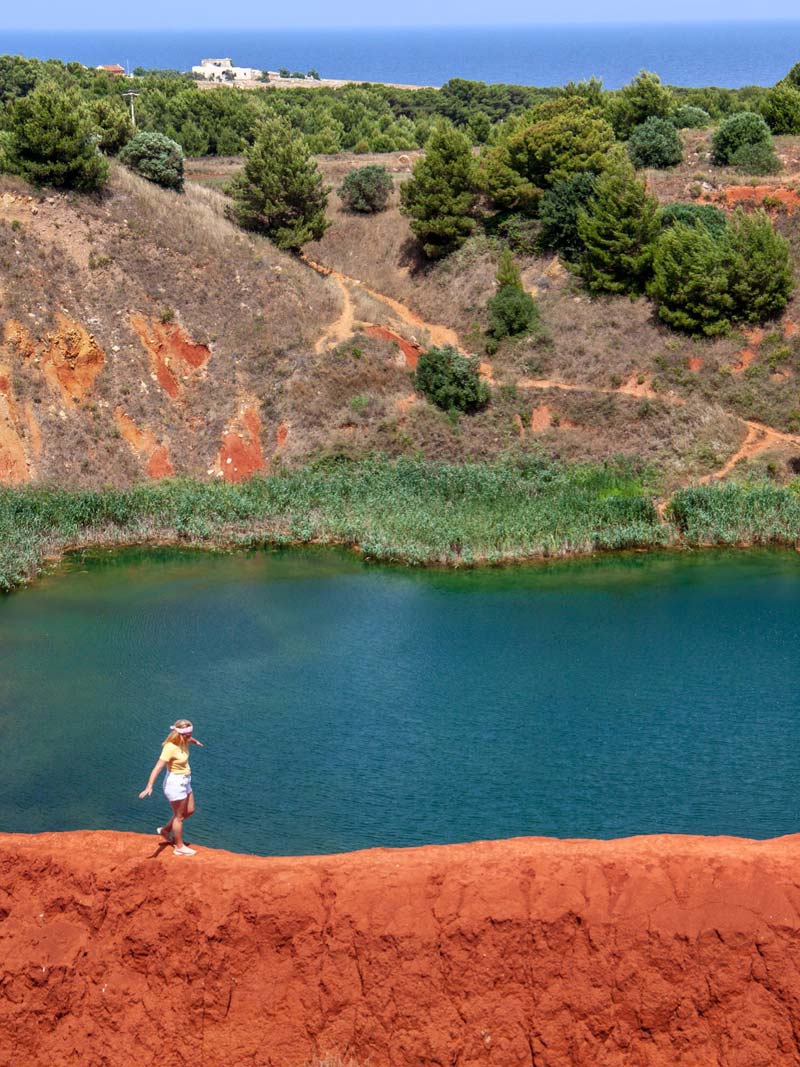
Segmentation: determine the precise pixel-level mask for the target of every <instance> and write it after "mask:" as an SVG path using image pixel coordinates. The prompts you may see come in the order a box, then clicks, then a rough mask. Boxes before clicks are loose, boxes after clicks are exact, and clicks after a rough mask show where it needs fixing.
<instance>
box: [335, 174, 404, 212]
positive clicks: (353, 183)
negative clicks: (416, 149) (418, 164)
mask: <svg viewBox="0 0 800 1067" xmlns="http://www.w3.org/2000/svg"><path fill="white" fill-rule="evenodd" d="M392 188H393V183H392V178H391V175H390V174H389V172H388V170H387V169H386V167H376V166H371V167H359V168H358V170H351V171H350V172H349V173H348V174H346V175H345V177H344V181H343V182H342V184H341V185H340V186H339V188H338V189H337V192H338V194H339V196H340V197H341V199H342V203H343V204H344V206H345V207H346V208H348V209H349V210H350V211H356V212H360V213H363V214H371V213H372V212H376V211H383V209H384V208H385V207H386V205H387V204H388V203H389V194H390V193H391V191H392Z"/></svg>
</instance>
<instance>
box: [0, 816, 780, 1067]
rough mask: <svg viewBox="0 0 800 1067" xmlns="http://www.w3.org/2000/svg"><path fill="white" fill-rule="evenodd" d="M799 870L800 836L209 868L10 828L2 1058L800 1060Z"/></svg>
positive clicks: (426, 1065)
mask: <svg viewBox="0 0 800 1067" xmlns="http://www.w3.org/2000/svg"><path fill="white" fill-rule="evenodd" d="M798 860H800V837H787V838H780V839H777V840H774V841H768V842H754V841H746V840H742V839H734V838H689V837H678V836H664V837H641V838H630V839H626V840H620V841H609V842H603V841H557V840H548V839H517V840H512V841H497V842H478V843H475V844H468V845H453V846H448V847H426V848H418V849H406V850H389V849H378V850H374V851H368V852H361V853H352V854H345V855H338V856H320V857H302V858H295V859H292V858H273V859H262V858H258V857H252V856H234V855H231V854H229V853H225V852H215V851H208V850H205V849H201V850H200V851H199V852H198V854H197V855H196V856H195V857H192V858H191V859H189V860H187V859H183V858H176V857H174V856H173V855H172V854H171V851H170V850H168V849H167V850H164V851H161V850H160V849H159V846H158V844H157V841H156V840H155V837H153V838H148V837H143V836H139V835H134V834H113V833H106V832H97V833H86V832H82V833H69V834H41V835H35V836H23V835H0V872H1V876H0V886H1V887H2V888H0V960H2V964H0V983H2V990H3V996H2V997H0V1062H2V1063H14V1064H24V1065H25V1067H45V1065H47V1067H62V1065H67V1064H75V1063H80V1064H81V1067H120V1065H124V1064H128V1063H131V1064H132V1063H138V1064H154V1063H158V1064H161V1065H163V1067H178V1065H183V1064H187V1065H188V1064H192V1065H198V1064H204V1065H206V1067H243V1065H245V1064H247V1065H250V1067H305V1065H306V1064H308V1063H312V1064H316V1063H318V1062H319V1059H318V1058H321V1057H328V1056H330V1057H333V1056H337V1057H338V1056H341V1057H342V1062H344V1063H346V1064H352V1065H354V1067H355V1065H359V1067H360V1065H364V1064H373V1065H375V1067H378V1065H380V1067H444V1065H456V1064H458V1065H461V1067H475V1065H478V1064H486V1065H491V1067H521V1065H523V1064H531V1065H534V1067H622V1065H626V1067H627V1065H630V1067H634V1065H636V1067H701V1065H703V1067H707V1065H708V1064H712V1063H714V1064H724V1065H725V1067H756V1065H763V1067H782V1065H789V1064H796V1063H797V1062H798V1060H800V1053H798V1034H797V1020H798V1017H800V1016H799V1015H798V1006H799V1004H800V935H799V934H798V930H799V929H800V918H799V916H798V910H799V909H800V875H798V869H800V868H799V866H798ZM327 1062H331V1061H327ZM333 1062H339V1061H338V1060H333Z"/></svg>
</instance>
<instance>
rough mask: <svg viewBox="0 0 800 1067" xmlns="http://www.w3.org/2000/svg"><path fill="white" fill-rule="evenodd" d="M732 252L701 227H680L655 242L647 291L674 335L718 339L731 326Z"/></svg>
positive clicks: (677, 223) (694, 225)
mask: <svg viewBox="0 0 800 1067" xmlns="http://www.w3.org/2000/svg"><path fill="white" fill-rule="evenodd" d="M730 264H731V250H730V245H729V242H728V240H727V239H726V238H725V237H723V238H722V239H719V238H717V237H715V236H714V234H712V233H711V232H709V230H708V229H707V228H706V227H705V226H702V225H697V223H694V224H692V225H686V224H685V223H683V222H676V223H675V224H674V225H672V226H669V227H668V228H667V229H665V230H664V231H663V232H662V234H661V235H660V237H659V238H658V240H657V241H656V245H655V251H654V253H653V278H652V280H651V282H650V284H649V286H648V292H649V294H650V296H651V297H652V298H653V299H654V300H655V301H656V303H657V305H658V316H659V318H660V319H661V321H662V322H665V323H666V324H667V325H668V326H671V327H672V328H673V329H675V330H684V331H685V332H687V333H692V334H703V335H705V336H706V337H714V336H718V335H720V334H724V333H727V332H728V330H729V329H730V327H731V320H732V316H733V312H734V300H733V296H732V295H731V293H730V285H729V271H730Z"/></svg>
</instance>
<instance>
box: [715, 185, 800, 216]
mask: <svg viewBox="0 0 800 1067" xmlns="http://www.w3.org/2000/svg"><path fill="white" fill-rule="evenodd" d="M715 199H716V200H717V201H718V202H720V203H721V204H722V205H723V206H724V207H739V206H741V205H745V204H746V205H748V206H749V207H763V206H765V205H764V201H765V200H766V202H767V203H766V207H767V208H768V209H769V210H770V211H774V210H775V206H776V205H777V204H780V205H781V206H782V207H783V209H784V210H786V211H788V212H789V213H790V214H791V213H792V212H793V211H796V210H797V209H798V208H799V207H800V196H799V195H798V194H797V192H795V190H794V189H784V188H782V187H781V186H776V185H728V186H726V187H725V188H724V189H720V191H719V193H717V194H716V196H715Z"/></svg>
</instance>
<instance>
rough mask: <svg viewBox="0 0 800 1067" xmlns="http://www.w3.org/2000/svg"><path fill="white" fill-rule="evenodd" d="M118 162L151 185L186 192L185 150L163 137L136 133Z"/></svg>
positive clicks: (147, 133) (148, 132)
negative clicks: (184, 188) (184, 179)
mask: <svg viewBox="0 0 800 1067" xmlns="http://www.w3.org/2000/svg"><path fill="white" fill-rule="evenodd" d="M119 161H120V163H124V164H125V166H126V167H130V168H131V170H135V171H136V173H137V174H141V176H142V177H143V178H147V180H148V181H149V182H154V183H155V184H156V185H160V186H162V187H163V188H164V189H174V190H175V192H177V193H180V192H183V149H182V148H181V146H180V145H179V144H178V143H177V141H173V140H172V139H171V138H169V137H165V136H164V134H163V133H152V132H150V131H147V130H142V132H141V133H137V134H136V135H135V136H134V137H132V138H131V139H130V141H128V143H127V144H126V145H125V147H124V148H123V149H122V151H121V152H120V154H119Z"/></svg>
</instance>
